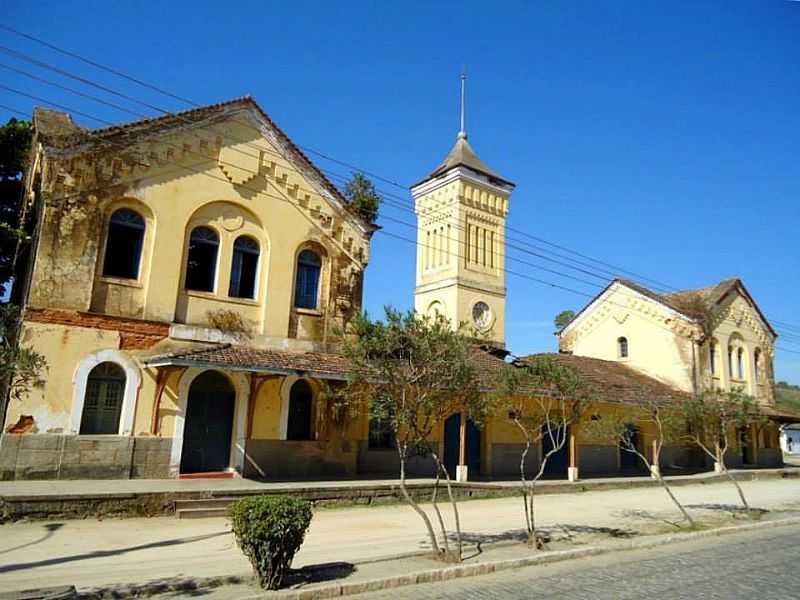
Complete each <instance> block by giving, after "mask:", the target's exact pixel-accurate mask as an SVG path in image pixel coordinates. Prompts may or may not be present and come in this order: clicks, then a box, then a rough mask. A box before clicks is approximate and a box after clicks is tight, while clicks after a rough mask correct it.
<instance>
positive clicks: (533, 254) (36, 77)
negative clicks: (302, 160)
mask: <svg viewBox="0 0 800 600" xmlns="http://www.w3.org/2000/svg"><path fill="white" fill-rule="evenodd" d="M42 64H44V63H42ZM0 67H4V68H7V69H9V70H12V71H14V72H16V73H18V74H21V75H24V76H26V77H29V78H31V79H33V80H35V81H39V82H41V83H44V84H46V85H50V86H53V87H56V88H58V89H62V90H65V91H67V92H70V93H73V94H76V95H78V96H80V97H83V98H88V99H90V100H93V101H95V102H98V103H100V104H104V105H106V106H109V107H111V108H115V109H117V110H120V111H124V112H126V113H128V114H131V115H134V116H140V117H144V118H146V115H143V114H141V113H137V112H135V111H132V110H130V109H127V108H125V107H122V106H120V105H118V104H114V103H111V102H109V101H107V100H105V99H103V98H98V97H96V96H93V95H91V94H86V93H84V92H82V91H80V90H75V89H74V88H70V87H67V86H64V85H61V84H59V83H57V82H53V81H50V80H47V79H44V78H42V77H38V76H35V75H32V74H30V73H28V72H27V71H23V70H21V69H17V68H15V67H10V66H8V65H5V64H3V63H0ZM60 71H61V70H60ZM61 72H64V71H61ZM81 81H86V80H85V79H83V78H81ZM9 89H10V88H9ZM103 89H106V88H103ZM10 91H14V92H15V93H19V94H24V92H20V91H18V90H10ZM28 97H32V96H30V95H29V96H28ZM35 99H37V100H39V101H41V102H45V100H43V99H41V98H39V97H35ZM79 114H80V113H79ZM84 114H85V113H84ZM89 118H92V119H93V120H97V121H98V122H101V123H104V124H111V123H110V121H107V120H105V119H97V118H96V117H94V116H89ZM227 137H229V138H232V139H233V141H235V142H242V140H239V139H237V138H233V137H232V136H227ZM249 146H250V147H253V148H255V149H257V150H258V151H259V152H265V150H264V149H262V148H261V147H257V146H253V145H251V144H250V145H249ZM236 150H237V152H239V153H241V154H243V155H245V156H248V157H251V158H257V159H259V158H260V154H248V153H247V152H245V151H243V150H240V149H236ZM266 152H267V153H269V154H274V155H276V156H280V157H281V158H284V159H285V157H284V156H283V155H280V154H279V153H275V152H269V151H268V150H267V151H266ZM232 166H237V167H238V165H232ZM239 168H241V167H239ZM294 171H295V172H297V171H296V170H294ZM333 177H335V178H337V179H342V180H344V178H343V177H341V176H340V175H339V174H336V173H334V174H333ZM303 189H304V190H305V191H309V192H311V193H314V194H317V193H318V192H317V191H316V190H310V189H307V188H303ZM384 201H385V202H386V203H387V204H389V205H394V206H395V207H397V208H398V209H399V210H405V211H407V212H410V213H412V214H415V211H414V210H413V209H411V208H409V207H407V206H406V205H405V203H402V204H401V203H400V202H392V201H391V200H388V199H386V198H384ZM440 211H444V208H442V209H436V210H435V211H434V212H440ZM445 216H448V217H449V216H450V215H445ZM383 218H386V219H389V220H391V217H387V216H385V215H384V217H383ZM398 222H401V221H398ZM452 225H453V227H455V228H456V229H457V230H460V231H465V229H464V228H463V227H462V226H461V225H460V224H459V223H457V222H454V223H452ZM415 227H416V226H415ZM505 239H506V246H507V247H510V248H512V249H514V250H517V251H520V252H523V253H526V254H529V255H531V256H535V257H537V258H539V259H541V260H545V261H548V262H551V263H554V264H557V265H560V266H562V267H566V268H568V269H572V270H574V271H577V272H580V273H583V274H585V275H589V276H591V277H596V278H597V279H601V280H603V281H604V282H605V281H606V277H605V276H601V275H598V274H596V273H594V272H590V271H587V270H585V269H582V268H580V267H576V266H574V265H570V264H567V263H564V262H562V261H559V260H556V259H554V258H551V257H550V256H546V255H543V254H541V253H538V252H535V251H533V250H529V249H528V248H525V247H520V246H518V245H516V244H514V243H513V242H515V241H516V240H515V239H514V238H509V237H508V236H506V238H505ZM510 242H511V243H510ZM522 243H524V244H526V245H528V246H532V245H531V244H527V243H525V242H522ZM532 247H533V248H537V247H535V246H532ZM490 253H491V254H492V255H496V256H498V257H499V256H500V255H501V254H500V252H495V251H494V250H490ZM559 256H560V255H559ZM509 258H510V259H511V260H514V258H513V257H509ZM564 258H566V259H567V260H572V259H569V258H567V257H564ZM517 260H519V259H517ZM521 262H523V263H524V264H527V265H529V266H532V267H534V268H538V269H542V270H544V271H546V272H549V273H553V274H556V275H558V276H562V277H566V278H569V279H573V280H575V281H579V282H582V283H587V282H586V281H585V280H581V279H579V278H576V277H574V276H570V275H565V274H562V273H559V272H557V271H555V270H553V269H548V268H546V267H541V266H539V265H536V264H534V263H531V262H529V261H521ZM609 274H610V275H612V276H615V274H613V273H609ZM588 283H589V284H590V285H596V284H595V283H594V282H588Z"/></svg>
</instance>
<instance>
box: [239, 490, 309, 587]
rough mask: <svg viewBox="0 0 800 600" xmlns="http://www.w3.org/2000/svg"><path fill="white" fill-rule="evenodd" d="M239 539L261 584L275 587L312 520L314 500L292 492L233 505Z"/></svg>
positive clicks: (281, 579)
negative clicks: (291, 494) (312, 501)
mask: <svg viewBox="0 0 800 600" xmlns="http://www.w3.org/2000/svg"><path fill="white" fill-rule="evenodd" d="M231 522H232V524H233V533H234V535H235V536H236V543H237V544H239V548H241V549H242V552H244V555H245V556H246V557H247V558H248V559H249V560H250V564H252V565H253V570H254V571H255V573H256V575H257V576H258V579H259V583H260V584H261V587H263V588H265V589H269V590H276V589H278V588H279V587H280V586H281V583H282V582H283V577H284V576H285V575H286V573H287V572H288V571H289V567H290V565H291V564H292V559H293V558H294V555H295V554H297V551H298V550H299V549H300V546H301V545H302V543H303V538H304V537H305V535H306V530H307V529H308V526H309V525H310V524H311V503H309V502H307V501H306V500H300V499H299V498H291V497H289V496H251V497H249V498H242V499H241V500H237V501H236V502H234V503H233V505H232V506H231Z"/></svg>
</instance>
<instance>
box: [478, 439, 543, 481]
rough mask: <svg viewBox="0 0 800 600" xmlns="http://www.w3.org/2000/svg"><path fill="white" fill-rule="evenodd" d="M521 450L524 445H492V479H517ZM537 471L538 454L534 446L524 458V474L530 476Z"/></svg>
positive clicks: (523, 448)
mask: <svg viewBox="0 0 800 600" xmlns="http://www.w3.org/2000/svg"><path fill="white" fill-rule="evenodd" d="M523 450H525V444H492V464H491V470H492V471H491V475H492V477H496V478H498V479H507V478H511V479H519V477H520V472H519V463H520V460H522V452H523ZM549 462H550V461H548V463H549ZM538 470H539V452H538V449H537V448H536V447H535V446H532V447H531V449H530V450H529V451H528V455H527V456H526V457H525V472H526V473H527V474H528V475H529V476H530V475H532V474H534V473H536V472H537V471H538Z"/></svg>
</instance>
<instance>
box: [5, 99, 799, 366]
mask: <svg viewBox="0 0 800 600" xmlns="http://www.w3.org/2000/svg"><path fill="white" fill-rule="evenodd" d="M0 87H2V88H5V89H8V90H9V91H12V92H14V93H18V94H21V95H23V96H27V97H30V98H33V99H36V100H37V101H40V102H44V103H46V104H51V105H53V106H57V107H59V108H61V109H63V110H67V111H71V112H73V113H75V114H82V115H84V116H86V117H87V118H90V119H92V120H95V121H97V122H100V123H104V124H111V123H110V122H109V121H107V120H105V119H101V118H99V117H96V116H94V115H90V114H88V113H82V112H81V111H77V110H75V109H73V108H71V107H69V106H64V105H61V104H57V103H53V102H50V101H48V100H46V99H44V98H41V97H39V96H35V95H32V94H27V93H25V92H20V91H19V90H15V89H13V88H10V87H8V86H4V85H2V84H0ZM103 142H106V143H108V144H111V145H113V146H117V147H124V146H123V145H120V144H118V143H114V142H111V141H108V140H103ZM159 143H162V144H165V145H167V146H172V147H174V148H179V149H181V150H183V147H179V146H178V145H176V144H170V143H169V142H165V141H163V140H160V141H159ZM189 152H191V153H193V154H197V155H198V156H201V157H202V158H203V159H204V160H206V161H207V160H208V157H207V156H205V155H202V154H200V153H197V152H194V151H189ZM140 164H141V163H140ZM225 164H229V165H230V166H234V167H237V168H239V169H242V170H244V171H248V169H244V168H242V167H240V166H239V165H236V164H234V163H225ZM181 168H184V169H188V170H190V171H191V172H194V173H196V174H200V175H205V176H208V177H211V178H213V179H217V180H219V181H222V182H224V183H226V184H227V183H230V182H229V181H228V180H227V179H225V178H222V177H217V176H213V175H211V174H209V173H206V172H203V171H197V170H195V169H191V168H188V167H184V166H181ZM249 172H250V173H252V174H254V175H255V174H257V173H256V172H254V171H249ZM241 187H245V188H246V187H247V186H241ZM273 187H274V188H275V189H276V190H277V191H278V192H279V193H281V195H282V197H277V196H274V195H270V194H265V193H264V192H263V191H260V190H255V189H252V188H251V191H253V192H255V193H256V194H260V195H264V196H266V197H270V198H276V199H279V200H284V201H286V202H289V203H290V204H291V203H292V202H291V200H290V199H289V198H288V197H287V196H285V195H283V194H282V192H281V191H280V189H279V188H277V186H275V184H274V183H273ZM98 189H102V187H99V188H98ZM84 193H85V192H84ZM403 223H404V224H405V225H408V226H411V227H414V228H415V229H416V226H414V225H412V224H409V223H405V222H403ZM384 233H385V234H386V235H389V236H390V237H395V238H398V239H401V240H405V241H411V242H413V243H415V244H416V245H418V246H420V247H425V248H428V249H432V250H435V251H437V252H439V253H446V254H448V255H453V256H456V257H458V254H454V253H453V252H450V251H447V250H445V249H443V248H435V247H434V246H430V245H428V244H424V243H421V242H414V241H413V240H409V239H408V238H404V237H403V236H399V235H397V234H391V233H389V232H384ZM537 268H541V267H537ZM503 271H504V272H506V273H509V274H512V275H515V276H518V277H522V278H525V279H528V280H531V281H534V282H537V283H540V284H543V285H547V286H549V287H552V288H557V289H561V290H564V291H569V292H571V293H575V294H579V295H581V296H584V297H588V298H593V297H594V295H593V294H590V293H587V292H582V291H578V290H575V289H572V288H568V287H566V286H563V285H560V284H555V283H553V282H548V281H545V280H542V279H539V278H535V277H531V276H528V275H525V274H522V273H519V272H516V271H511V270H509V269H507V268H504V269H503ZM556 274H559V275H561V276H565V275H564V274H560V273H557V272H556ZM579 281H580V280H579ZM581 282H582V283H586V284H588V285H595V286H597V287H602V286H599V285H598V284H594V283H592V282H586V281H581ZM621 295H627V296H631V295H630V294H625V293H621ZM632 297H633V296H632ZM612 303H613V302H612ZM613 304H617V305H618V306H620V307H623V308H626V309H627V308H628V307H626V306H624V305H620V304H618V303H613ZM726 320H730V319H726ZM665 329H666V328H665ZM787 341H788V340H787ZM789 343H794V342H791V341H789ZM781 349H782V350H788V349H784V348H781ZM790 352H791V351H790Z"/></svg>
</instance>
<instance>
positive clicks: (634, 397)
mask: <svg viewBox="0 0 800 600" xmlns="http://www.w3.org/2000/svg"><path fill="white" fill-rule="evenodd" d="M537 358H549V359H550V360H554V361H556V362H557V363H558V364H561V365H565V366H568V367H572V368H573V369H575V370H576V371H577V372H578V373H579V374H580V375H582V376H583V377H584V378H585V379H586V380H587V381H588V382H589V384H590V385H591V386H592V395H593V396H594V397H595V398H596V399H597V401H598V402H609V403H635V402H639V401H641V400H646V399H653V398H654V399H660V400H666V401H668V400H681V399H685V398H688V397H689V394H688V393H686V392H683V391H681V390H679V389H677V388H674V387H672V386H670V385H667V384H666V383H663V382H661V381H659V380H657V379H655V378H653V377H650V376H648V375H645V374H644V373H641V372H639V371H637V370H636V369H633V368H632V367H629V366H628V365H626V364H623V363H619V362H615V361H611V360H601V359H599V358H589V357H588V356H575V355H572V354H555V353H542V354H532V355H530V356H525V357H522V358H519V359H517V361H518V362H520V363H523V364H524V363H525V362H529V361H532V360H536V359H537Z"/></svg>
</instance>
